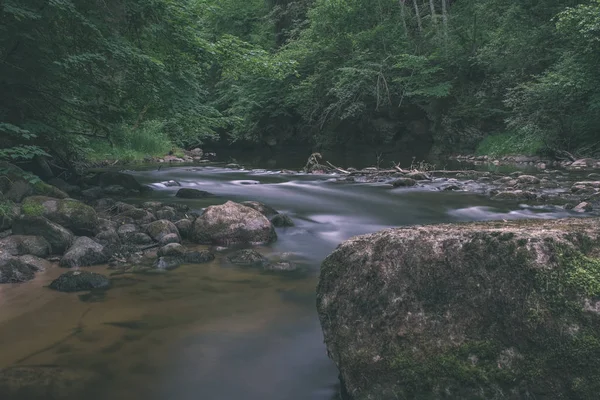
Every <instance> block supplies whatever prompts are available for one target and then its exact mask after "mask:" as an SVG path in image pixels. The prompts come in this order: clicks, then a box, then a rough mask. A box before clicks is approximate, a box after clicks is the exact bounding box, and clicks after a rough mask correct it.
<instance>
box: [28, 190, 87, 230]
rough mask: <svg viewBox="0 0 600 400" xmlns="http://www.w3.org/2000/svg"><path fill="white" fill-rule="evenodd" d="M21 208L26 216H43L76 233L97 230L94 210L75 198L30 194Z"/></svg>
mask: <svg viewBox="0 0 600 400" xmlns="http://www.w3.org/2000/svg"><path fill="white" fill-rule="evenodd" d="M21 210H22V212H23V214H24V215H27V216H44V217H46V218H48V219H49V220H50V221H53V222H56V223H57V224H59V225H62V226H64V227H65V228H67V229H70V230H71V231H73V232H74V233H75V234H76V235H90V236H93V235H95V234H96V233H97V231H98V226H99V221H98V215H97V214H96V211H95V210H94V209H93V208H92V207H90V206H88V205H85V204H84V203H82V202H80V201H77V200H73V199H56V198H53V197H46V196H31V197H27V198H26V199H25V200H24V201H23V205H22V207H21Z"/></svg>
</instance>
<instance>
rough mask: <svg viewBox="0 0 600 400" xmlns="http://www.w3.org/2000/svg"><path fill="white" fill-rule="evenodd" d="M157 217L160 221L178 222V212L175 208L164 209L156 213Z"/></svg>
mask: <svg viewBox="0 0 600 400" xmlns="http://www.w3.org/2000/svg"><path fill="white" fill-rule="evenodd" d="M156 217H157V218H158V219H166V220H168V221H176V220H177V212H175V209H174V208H173V207H163V208H161V209H160V210H158V211H157V212H156Z"/></svg>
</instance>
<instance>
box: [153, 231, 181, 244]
mask: <svg viewBox="0 0 600 400" xmlns="http://www.w3.org/2000/svg"><path fill="white" fill-rule="evenodd" d="M179 242H181V238H180V237H179V235H177V234H176V233H169V234H168V235H165V236H163V237H162V238H161V239H160V241H159V242H158V245H159V246H161V247H162V246H166V245H168V244H170V243H179Z"/></svg>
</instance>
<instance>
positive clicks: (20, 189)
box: [4, 181, 34, 203]
mask: <svg viewBox="0 0 600 400" xmlns="http://www.w3.org/2000/svg"><path fill="white" fill-rule="evenodd" d="M33 193H34V191H33V186H32V185H31V184H30V183H29V182H25V181H17V182H15V183H13V184H12V185H11V186H10V189H9V190H8V191H7V192H6V193H5V194H4V197H5V198H6V199H8V200H10V201H13V202H15V203H20V202H21V201H23V199H24V198H25V197H27V196H31V195H32V194H33Z"/></svg>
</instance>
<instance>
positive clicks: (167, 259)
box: [154, 256, 184, 271]
mask: <svg viewBox="0 0 600 400" xmlns="http://www.w3.org/2000/svg"><path fill="white" fill-rule="evenodd" d="M183 263H184V260H183V258H181V257H174V256H164V257H159V258H158V260H156V262H155V263H154V268H156V269H161V270H167V271H170V270H172V269H175V268H177V267H179V266H180V265H181V264H183Z"/></svg>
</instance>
